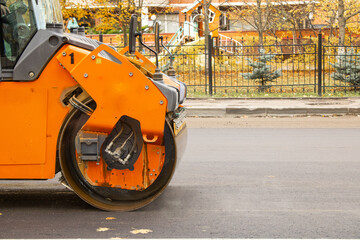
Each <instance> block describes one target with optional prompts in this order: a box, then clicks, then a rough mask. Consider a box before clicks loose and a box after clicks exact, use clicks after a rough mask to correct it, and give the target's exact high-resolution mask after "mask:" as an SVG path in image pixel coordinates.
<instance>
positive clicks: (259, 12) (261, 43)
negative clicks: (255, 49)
mask: <svg viewBox="0 0 360 240" xmlns="http://www.w3.org/2000/svg"><path fill="white" fill-rule="evenodd" d="M256 10H257V19H258V33H259V47H260V48H259V51H261V50H262V49H263V46H264V26H263V19H262V10H261V0H256Z"/></svg>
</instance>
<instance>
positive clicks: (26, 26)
mask: <svg viewBox="0 0 360 240" xmlns="http://www.w3.org/2000/svg"><path fill="white" fill-rule="evenodd" d="M0 3H1V13H0V14H1V17H0V25H1V31H0V34H1V36H0V51H1V70H2V76H3V73H4V71H5V72H6V71H9V70H11V69H13V68H14V66H15V64H16V62H17V60H18V59H19V57H20V56H21V54H22V53H23V51H24V49H25V48H26V46H27V45H28V43H29V42H30V40H31V39H32V37H33V36H34V35H35V34H36V32H37V31H38V30H39V29H46V23H61V24H62V23H63V19H62V15H61V6H60V3H59V1H53V0H7V1H6V2H5V1H4V0H2V1H0Z"/></svg>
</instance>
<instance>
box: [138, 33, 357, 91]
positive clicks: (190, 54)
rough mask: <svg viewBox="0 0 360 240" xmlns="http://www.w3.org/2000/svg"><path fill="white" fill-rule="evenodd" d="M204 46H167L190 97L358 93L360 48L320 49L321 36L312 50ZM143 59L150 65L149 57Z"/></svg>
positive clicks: (165, 62)
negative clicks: (257, 93)
mask: <svg viewBox="0 0 360 240" xmlns="http://www.w3.org/2000/svg"><path fill="white" fill-rule="evenodd" d="M208 42H210V44H211V45H210V46H205V45H204V44H202V45H176V46H169V48H170V51H171V52H172V53H173V57H174V63H173V65H174V68H175V70H176V72H177V76H178V79H179V80H180V81H183V82H185V83H186V84H187V86H188V90H189V91H193V92H202V93H207V94H213V93H242V94H249V93H256V92H268V93H318V94H319V95H321V94H324V93H325V92H340V91H343V92H347V91H357V90H360V46H343V47H339V46H329V45H325V46H323V45H322V43H323V38H322V36H321V35H320V36H319V37H318V43H317V44H316V43H314V42H313V43H309V44H280V43H277V44H273V45H264V46H262V47H260V46H258V45H250V46H247V45H233V44H232V45H229V46H226V45H221V47H220V46H216V45H215V44H214V42H212V41H208ZM213 44H214V45H213ZM223 48H229V49H230V48H231V49H232V52H230V51H225V50H223ZM144 54H145V55H146V56H147V57H149V58H150V59H151V60H153V61H154V62H155V56H154V55H153V54H151V53H149V52H144ZM209 60H210V61H209ZM210 63H211V64H210ZM159 66H160V68H161V69H162V70H163V71H166V70H167V68H168V67H169V56H168V55H163V54H161V55H159Z"/></svg>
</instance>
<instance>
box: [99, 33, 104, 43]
mask: <svg viewBox="0 0 360 240" xmlns="http://www.w3.org/2000/svg"><path fill="white" fill-rule="evenodd" d="M99 42H103V35H102V32H100V34H99Z"/></svg>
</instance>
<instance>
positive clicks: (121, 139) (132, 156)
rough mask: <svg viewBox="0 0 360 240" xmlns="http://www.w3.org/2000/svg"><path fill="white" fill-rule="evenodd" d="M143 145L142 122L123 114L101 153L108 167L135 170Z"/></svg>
mask: <svg viewBox="0 0 360 240" xmlns="http://www.w3.org/2000/svg"><path fill="white" fill-rule="evenodd" d="M142 146H143V138H142V134H141V129H140V123H139V121H137V120H136V119H133V118H130V117H128V116H123V117H121V119H120V120H119V121H118V122H117V123H116V125H115V128H114V129H113V130H112V131H111V133H110V134H109V136H108V137H107V138H106V139H105V141H104V143H103V145H102V147H101V154H102V157H103V159H104V161H105V163H106V164H107V166H108V169H109V170H111V169H119V170H120V169H129V170H131V171H132V170H134V164H135V162H136V160H137V159H138V157H139V155H140V153H141V150H142Z"/></svg>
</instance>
